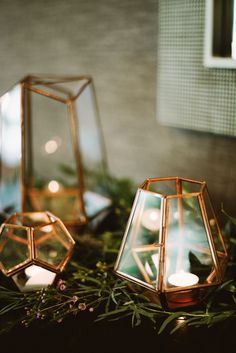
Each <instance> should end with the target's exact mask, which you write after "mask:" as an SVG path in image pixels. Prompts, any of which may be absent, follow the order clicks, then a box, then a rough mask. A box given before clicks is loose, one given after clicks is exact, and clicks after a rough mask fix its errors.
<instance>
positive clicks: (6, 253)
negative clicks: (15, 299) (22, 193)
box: [0, 212, 75, 291]
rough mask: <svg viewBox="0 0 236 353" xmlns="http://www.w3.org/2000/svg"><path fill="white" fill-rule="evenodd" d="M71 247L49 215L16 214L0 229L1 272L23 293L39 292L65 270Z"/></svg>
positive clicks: (58, 223) (62, 229)
mask: <svg viewBox="0 0 236 353" xmlns="http://www.w3.org/2000/svg"><path fill="white" fill-rule="evenodd" d="M74 243H75V242H74V240H73V238H72V237H71V235H70V233H69V232H68V230H67V229H66V227H65V226H64V224H63V223H62V222H61V220H60V219H59V218H57V217H55V216H54V215H53V214H51V213H50V212H26V213H15V214H13V215H12V216H10V217H9V218H8V219H7V220H6V221H5V222H4V223H3V224H2V225H1V227H0V268H1V270H2V272H3V273H4V274H5V275H6V276H11V277H12V279H13V280H14V282H15V283H16V285H17V286H18V288H19V289H20V290H22V291H29V290H35V289H38V288H42V287H44V286H47V285H49V284H52V282H53V281H54V279H55V277H56V273H59V272H61V271H62V270H63V269H64V267H65V265H66V263H67V262H68V260H69V258H70V256H71V254H72V250H73V247H74Z"/></svg>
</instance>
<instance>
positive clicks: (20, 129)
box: [0, 76, 110, 225]
mask: <svg viewBox="0 0 236 353" xmlns="http://www.w3.org/2000/svg"><path fill="white" fill-rule="evenodd" d="M0 115H1V116H0V118H1V149H0V157H1V159H0V173H1V174H0V181H1V183H0V203H1V208H2V209H4V208H5V207H7V206H14V207H15V210H16V211H31V210H32V211H42V210H49V211H51V212H52V213H54V214H55V215H56V216H58V217H60V218H61V219H62V221H63V222H64V223H65V224H67V225H73V224H83V223H85V222H86V221H87V220H88V219H89V218H93V217H95V216H96V215H97V214H99V213H100V212H101V211H103V210H104V209H106V208H107V207H108V206H109V205H110V200H109V199H108V198H106V197H104V195H103V194H104V190H105V187H106V159H105V149H104V145H103V139H102V136H101V128H100V122H99V117H98V110H97V104H96V97H95V90H94V86H93V82H92V79H91V77H88V76H79V77H51V76H49V77H47V76H45V77H39V76H27V77H25V78H24V79H22V80H21V81H20V82H19V83H18V84H17V85H15V86H14V87H13V88H12V89H11V90H9V91H8V92H7V93H5V94H4V95H3V96H2V97H1V98H0Z"/></svg>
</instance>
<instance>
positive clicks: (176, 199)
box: [115, 177, 227, 309]
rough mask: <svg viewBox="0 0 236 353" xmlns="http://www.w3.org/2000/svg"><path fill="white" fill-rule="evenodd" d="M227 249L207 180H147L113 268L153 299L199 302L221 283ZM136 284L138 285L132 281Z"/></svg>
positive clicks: (181, 304) (170, 303) (165, 304)
mask: <svg viewBox="0 0 236 353" xmlns="http://www.w3.org/2000/svg"><path fill="white" fill-rule="evenodd" d="M226 259H227V252H226V248H225V245H224V241H223V238H222V235H221V231H220V228H219V225H218V222H217V219H216V216H215V212H214V209H213V206H212V203H211V200H210V196H209V193H208V190H207V186H206V183H205V182H200V181H195V180H189V179H184V178H178V177H173V178H156V179H147V180H146V181H145V182H144V184H143V185H142V186H141V187H140V188H139V189H138V191H137V195H136V199H135V201H134V205H133V209H132V212H131V215H130V219H129V222H128V225H127V229H126V232H125V235H124V239H123V242H122V245H121V249H120V252H119V255H118V259H117V263H116V265H115V272H116V273H117V275H119V276H121V277H122V278H125V279H128V280H129V281H130V282H131V283H135V284H138V285H139V286H138V287H136V288H138V289H139V290H142V291H143V292H144V294H145V295H146V296H148V297H149V298H150V299H151V300H152V301H154V302H157V303H160V304H162V305H163V307H167V308H169V309H175V308H178V307H184V306H191V305H195V304H197V303H199V302H200V301H201V300H202V299H203V298H204V297H205V296H206V295H207V294H208V293H209V292H210V290H211V289H212V288H214V287H215V286H217V285H219V284H220V283H221V282H222V276H223V272H224V270H225V266H226ZM133 287H134V286H133Z"/></svg>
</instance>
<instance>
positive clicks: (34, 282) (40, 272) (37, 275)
mask: <svg viewBox="0 0 236 353" xmlns="http://www.w3.org/2000/svg"><path fill="white" fill-rule="evenodd" d="M25 274H26V276H27V277H29V279H28V280H27V282H26V283H25V290H27V291H29V290H34V289H35V288H37V287H38V288H42V287H46V286H48V285H50V284H52V282H53V281H54V279H55V277H56V273H54V272H52V271H49V270H46V269H45V268H42V267H40V266H36V265H31V266H29V267H27V268H26V269H25Z"/></svg>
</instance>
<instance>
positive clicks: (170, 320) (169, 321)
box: [158, 312, 186, 335]
mask: <svg viewBox="0 0 236 353" xmlns="http://www.w3.org/2000/svg"><path fill="white" fill-rule="evenodd" d="M184 315H186V312H176V313H173V314H171V315H170V316H168V317H167V318H166V319H165V320H164V321H163V323H162V325H161V327H160V328H159V331H158V335H159V334H161V333H162V332H163V331H164V330H165V328H166V327H167V325H169V324H170V323H171V322H172V321H174V320H177V319H178V318H179V317H180V316H184Z"/></svg>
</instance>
